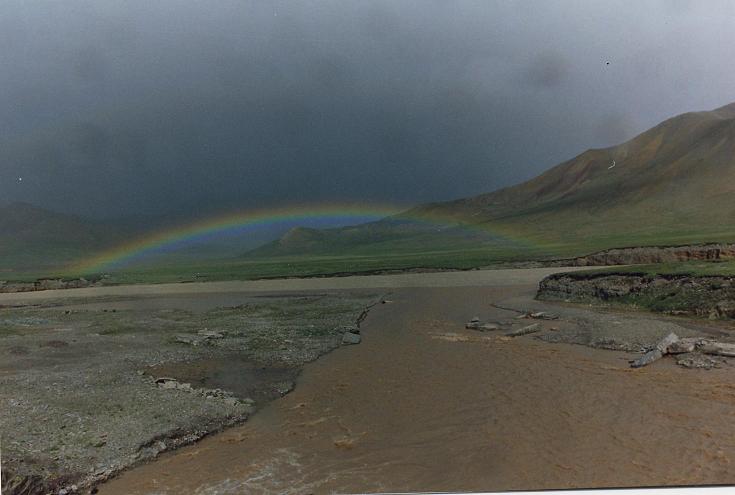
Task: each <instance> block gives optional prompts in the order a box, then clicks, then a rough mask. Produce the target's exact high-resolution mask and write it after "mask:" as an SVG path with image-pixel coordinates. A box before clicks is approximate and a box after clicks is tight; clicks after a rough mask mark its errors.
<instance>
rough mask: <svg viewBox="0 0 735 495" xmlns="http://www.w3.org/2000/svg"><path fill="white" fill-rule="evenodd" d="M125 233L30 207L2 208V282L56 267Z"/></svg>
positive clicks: (0, 207) (0, 256)
mask: <svg viewBox="0 0 735 495" xmlns="http://www.w3.org/2000/svg"><path fill="white" fill-rule="evenodd" d="M126 233H127V232H125V229H119V228H115V227H112V226H109V225H105V224H102V223H100V222H94V221H91V220H89V219H84V218H81V217H77V216H74V215H66V214H63V213H56V212H52V211H49V210H46V209H43V208H38V207H36V206H33V205H30V204H27V203H7V204H0V278H2V273H8V272H12V271H15V270H18V269H28V268H36V269H43V268H45V267H51V266H56V265H58V264H59V263H63V262H65V261H69V260H72V259H76V258H79V257H80V256H83V255H84V253H90V252H93V251H94V250H96V249H100V248H101V247H104V246H106V245H110V244H111V243H114V242H116V241H120V240H122V239H123V238H124V237H123V236H124V235H125V234H126Z"/></svg>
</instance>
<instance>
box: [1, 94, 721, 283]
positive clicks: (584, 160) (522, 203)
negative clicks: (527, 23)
mask: <svg viewBox="0 0 735 495" xmlns="http://www.w3.org/2000/svg"><path fill="white" fill-rule="evenodd" d="M179 220H180V219H179ZM166 222H167V219H166V218H159V219H145V220H142V219H133V218H130V219H118V220H114V221H109V220H108V221H100V220H90V219H88V218H83V217H80V216H74V215H67V214H61V213H55V212H52V211H49V210H45V209H41V208H38V207H35V206H33V205H29V204H26V203H10V204H0V260H1V263H0V275H1V272H2V271H5V272H8V271H13V270H17V269H21V268H27V267H34V268H38V269H44V268H45V267H54V266H59V265H60V264H62V263H66V262H69V261H71V260H74V259H79V258H81V257H85V256H89V255H91V254H93V253H94V252H97V251H99V250H101V249H104V248H108V247H111V246H114V245H116V244H118V243H121V242H124V241H126V240H129V239H131V238H133V237H135V236H141V235H145V234H146V233H147V232H150V231H152V230H155V229H159V228H161V226H164V225H166ZM273 235H280V233H274V234H273ZM272 238H273V237H271V239H272ZM266 240H267V239H261V241H266ZM734 240H735V103H733V104H730V105H726V106H723V107H721V108H717V109H715V110H711V111H704V112H691V113H685V114H682V115H678V116H676V117H673V118H671V119H668V120H666V121H664V122H662V123H660V124H659V125H657V126H655V127H653V128H651V129H649V130H647V131H645V132H643V133H641V134H640V135H638V136H636V137H634V138H633V139H631V140H629V141H627V142H625V143H622V144H620V145H617V146H611V147H609V148H603V149H590V150H587V151H585V152H583V153H581V154H579V155H578V156H576V157H574V158H572V159H571V160H568V161H566V162H563V163H561V164H559V165H557V166H555V167H553V168H551V169H549V170H548V171H546V172H545V173H543V174H541V175H539V176H537V177H535V178H533V179H531V180H529V181H526V182H523V183H521V184H518V185H514V186H511V187H506V188H503V189H499V190H496V191H493V192H489V193H486V194H481V195H479V196H473V197H469V198H464V199H458V200H454V201H447V202H439V203H431V204H425V205H420V206H417V207H415V208H413V209H411V210H408V211H405V212H403V213H400V214H398V215H395V216H391V217H387V218H384V219H382V220H379V221H376V222H371V223H366V224H361V225H355V226H349V227H339V228H331V229H313V228H304V227H296V228H293V229H291V230H289V231H288V232H286V233H285V234H283V235H282V236H281V237H280V238H277V239H276V240H273V241H271V242H266V243H265V244H264V245H262V246H260V247H257V248H255V249H251V248H252V245H245V244H243V245H242V246H240V247H239V248H238V246H236V245H233V244H232V243H233V241H232V239H231V240H230V241H229V242H230V244H229V245H228V246H227V249H224V250H223V249H219V250H218V249H215V248H214V247H213V248H212V250H209V251H208V250H207V249H199V250H196V252H195V254H196V255H197V256H202V257H207V256H212V255H213V253H217V255H218V256H222V254H223V253H225V252H226V253H231V254H232V255H233V256H234V254H235V252H236V251H239V252H241V253H242V252H244V251H247V249H251V250H250V251H247V252H246V253H245V254H244V255H243V256H244V258H245V259H250V260H258V259H264V258H267V259H273V258H279V257H284V256H287V257H291V258H294V257H314V256H340V257H350V256H358V257H360V256H362V257H365V256H371V257H374V258H375V257H385V256H403V257H406V256H409V257H410V256H412V255H414V254H421V253H423V254H425V253H440V254H441V253H444V254H445V255H446V256H449V257H451V256H455V255H456V256H462V255H463V253H466V252H470V251H471V252H474V253H481V255H482V256H481V257H483V259H486V260H495V259H497V260H509V259H531V258H546V257H567V256H577V255H583V254H587V253H589V252H593V251H597V250H601V249H606V248H611V247H626V246H637V245H640V246H646V245H677V244H690V243H697V242H710V241H723V242H724V241H734ZM200 248H201V246H200ZM0 278H2V277H1V276H0Z"/></svg>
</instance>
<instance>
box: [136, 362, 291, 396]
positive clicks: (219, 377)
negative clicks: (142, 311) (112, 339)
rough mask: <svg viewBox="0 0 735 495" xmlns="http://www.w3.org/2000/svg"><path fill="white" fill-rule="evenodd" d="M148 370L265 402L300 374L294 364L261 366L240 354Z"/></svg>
mask: <svg viewBox="0 0 735 495" xmlns="http://www.w3.org/2000/svg"><path fill="white" fill-rule="evenodd" d="M147 373H148V374H150V375H151V376H153V377H154V378H161V377H170V378H175V379H177V380H178V381H179V382H182V383H191V385H192V386H193V387H194V388H206V389H213V388H219V389H223V390H226V391H228V392H232V393H233V394H234V395H235V396H236V397H239V398H242V399H245V398H250V399H253V400H255V401H256V402H257V403H258V404H261V403H266V402H268V401H271V400H273V399H275V398H277V397H280V396H281V395H282V391H284V390H290V388H291V386H290V384H291V383H292V382H293V381H294V380H295V379H296V376H298V374H299V369H298V368H294V367H286V366H284V367H273V366H263V365H260V364H257V363H254V362H252V361H250V360H248V359H246V358H244V357H242V356H239V355H236V354H235V355H231V356H218V357H214V358H207V359H200V360H197V361H186V362H175V363H165V364H161V365H158V366H154V367H151V368H149V369H148V370H147Z"/></svg>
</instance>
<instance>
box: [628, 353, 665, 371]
mask: <svg viewBox="0 0 735 495" xmlns="http://www.w3.org/2000/svg"><path fill="white" fill-rule="evenodd" d="M662 357H663V353H662V352H661V350H659V349H653V350H652V351H648V352H647V353H645V354H644V355H643V356H641V357H639V358H638V359H636V360H635V361H632V362H631V363H630V367H631V368H642V367H643V366H648V365H649V364H651V363H652V362H654V361H656V360H659V359H661V358H662Z"/></svg>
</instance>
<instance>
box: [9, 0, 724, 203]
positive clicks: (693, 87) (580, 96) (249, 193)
mask: <svg viewBox="0 0 735 495" xmlns="http://www.w3.org/2000/svg"><path fill="white" fill-rule="evenodd" d="M732 15H733V8H732V7H731V4H729V3H728V2H722V3H715V2H708V3H706V4H702V3H697V2H694V3H687V2H663V1H662V2H643V3H637V4H635V5H633V4H631V3H630V2H595V3H590V2H586V1H559V2H531V1H528V2H510V1H509V2H490V1H484V0H483V1H479V0H478V1H456V2H443V1H436V2H435V1H424V0H415V1H392V0H391V1H389V0H384V1H345V0H339V1H337V0H334V1H326V0H325V1H311V2H280V1H276V2H273V1H234V0H232V1H218V2H194V1H190V2H180V1H159V2H145V1H142V0H141V1H131V2H100V1H91V0H90V1H81V0H71V1H69V2H52V1H48V2H42V1H38V2H25V1H22V0H9V1H7V2H4V4H3V9H2V13H0V66H2V67H3V70H2V72H0V89H1V90H2V91H0V133H1V134H0V200H22V201H28V202H32V203H36V204H40V205H43V206H46V207H50V208H54V209H58V210H64V211H74V212H78V213H84V214H92V215H97V216H105V215H121V214H132V213H136V214H137V213H166V212H179V213H182V212H183V213H186V212H190V213H193V212H207V211H213V210H218V209H223V208H236V207H237V208H242V207H264V206H270V205H278V204H283V203H292V202H319V201H325V200H328V201H339V200H345V201H364V202H389V203H400V204H406V205H408V204H412V203H417V202H423V201H436V200H443V199H450V198H454V197H460V196H467V195H472V194H478V193H482V192H487V191H490V190H493V189H496V188H498V187H502V186H505V185H509V184H511V183H515V182H518V181H521V180H524V179H527V178H529V177H532V176H533V175H536V174H537V173H539V172H541V171H543V170H545V169H546V168H548V167H550V166H552V165H555V164H556V163H558V162H560V161H562V160H565V159H568V158H570V157H571V156H573V155H575V154H577V153H579V152H581V151H583V150H584V149H586V148H589V147H599V146H608V145H612V144H617V143H618V142H620V141H623V140H625V139H627V138H629V137H632V136H633V135H634V134H635V133H637V132H640V131H642V130H644V129H645V128H646V127H648V126H651V125H654V124H656V123H657V122H659V121H660V120H662V119H664V118H666V117H668V116H671V115H674V114H676V113H681V112H684V111H689V110H700V109H707V108H713V107H716V106H719V105H722V104H725V103H728V102H730V101H733V100H735V90H734V89H733V88H735V84H734V83H735V71H734V70H733V69H732V66H731V64H730V63H729V59H730V56H729V55H730V54H729V51H730V48H729V47H731V46H733V44H735V29H733V28H734V27H735V24H734V22H733V17H732ZM608 62H609V64H608ZM18 177H23V180H22V181H18V180H17V178H18Z"/></svg>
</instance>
